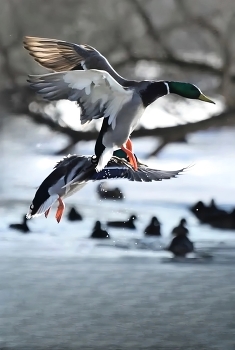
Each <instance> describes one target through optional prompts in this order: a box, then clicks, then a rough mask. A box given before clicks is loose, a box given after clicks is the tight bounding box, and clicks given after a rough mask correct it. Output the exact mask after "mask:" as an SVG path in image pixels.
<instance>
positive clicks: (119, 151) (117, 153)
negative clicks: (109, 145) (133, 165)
mask: <svg viewBox="0 0 235 350" xmlns="http://www.w3.org/2000/svg"><path fill="white" fill-rule="evenodd" d="M113 155H114V156H115V157H118V158H123V159H125V160H127V161H128V158H127V154H126V153H125V152H124V151H123V150H122V149H117V150H116V151H114V152H113Z"/></svg>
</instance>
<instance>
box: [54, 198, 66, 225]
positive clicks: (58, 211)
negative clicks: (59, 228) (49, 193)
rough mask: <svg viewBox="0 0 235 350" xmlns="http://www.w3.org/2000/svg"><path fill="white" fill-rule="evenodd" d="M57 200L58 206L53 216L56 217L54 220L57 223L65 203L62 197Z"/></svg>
mask: <svg viewBox="0 0 235 350" xmlns="http://www.w3.org/2000/svg"><path fill="white" fill-rule="evenodd" d="M58 201H59V206H58V208H57V212H56V214H55V218H56V221H57V222H58V223H59V222H60V220H61V218H62V215H63V212H64V208H65V205H64V202H63V201H62V199H61V198H60V197H59V198H58Z"/></svg>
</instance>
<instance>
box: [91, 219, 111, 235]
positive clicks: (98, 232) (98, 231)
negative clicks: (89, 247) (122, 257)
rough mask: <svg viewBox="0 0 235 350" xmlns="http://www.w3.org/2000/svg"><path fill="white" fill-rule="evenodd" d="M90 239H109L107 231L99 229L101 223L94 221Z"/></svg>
mask: <svg viewBox="0 0 235 350" xmlns="http://www.w3.org/2000/svg"><path fill="white" fill-rule="evenodd" d="M90 238H97V239H104V238H110V235H109V234H108V232H107V231H105V230H103V229H102V228H101V222H100V221H96V223H95V226H94V228H93V231H92V234H91V236H90Z"/></svg>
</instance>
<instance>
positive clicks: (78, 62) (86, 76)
mask: <svg viewBox="0 0 235 350" xmlns="http://www.w3.org/2000/svg"><path fill="white" fill-rule="evenodd" d="M24 47H25V48H26V49H27V50H28V51H29V53H30V55H31V56H33V58H34V59H35V60H36V61H37V62H38V63H40V64H41V65H42V66H43V67H45V68H47V69H51V70H53V71H54V72H55V73H50V74H43V75H37V76H33V75H30V76H29V79H28V82H29V83H30V86H31V87H32V88H33V89H34V90H35V91H36V92H37V93H38V94H40V95H41V96H42V97H43V98H44V99H46V100H49V101H56V100H60V99H67V100H70V101H76V102H77V103H78V105H79V106H80V108H81V114H80V120H81V124H82V125H83V124H86V123H89V122H90V121H91V120H94V119H99V118H104V119H103V124H102V128H101V130H100V133H99V136H98V139H97V142H96V147H95V155H96V161H97V166H96V170H97V171H101V170H102V169H103V168H104V167H105V165H106V164H107V163H108V161H109V160H110V159H111V157H112V155H113V151H115V150H116V149H119V148H121V149H123V150H124V151H125V152H126V154H127V155H128V157H129V159H130V163H131V164H132V166H133V168H134V169H135V170H137V167H138V165H137V163H136V159H135V157H134V154H133V150H132V143H131V141H130V134H131V133H132V132H133V130H134V129H135V128H136V126H137V124H138V122H139V120H140V118H141V116H142V115H143V113H144V111H145V109H146V108H147V107H148V106H149V105H150V104H151V103H153V102H154V101H155V100H156V99H158V98H159V97H162V96H165V95H167V94H170V93H174V94H177V95H180V96H182V97H185V98H190V99H199V100H201V101H204V102H209V103H214V102H213V101H212V100H210V99H209V98H208V97H206V96H205V95H204V94H203V93H202V92H201V90H200V89H199V88H198V87H197V86H195V85H193V84H190V83H184V82H175V81H150V80H144V81H135V80H127V79H124V78H123V77H121V76H120V75H119V74H118V73H117V72H116V71H115V70H114V69H113V67H112V66H111V65H110V64H109V62H108V61H107V59H106V58H105V57H104V56H103V55H101V53H100V52H99V51H97V50H96V49H95V48H93V47H91V46H89V45H77V44H73V43H70V42H66V41H61V40H56V39H47V38H38V37H28V36H27V37H25V38H24Z"/></svg>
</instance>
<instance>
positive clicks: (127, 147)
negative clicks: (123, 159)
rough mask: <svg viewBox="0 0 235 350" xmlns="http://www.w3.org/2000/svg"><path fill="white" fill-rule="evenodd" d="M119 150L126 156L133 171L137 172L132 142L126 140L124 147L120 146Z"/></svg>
mask: <svg viewBox="0 0 235 350" xmlns="http://www.w3.org/2000/svg"><path fill="white" fill-rule="evenodd" d="M121 149H122V150H123V151H124V152H125V153H126V154H127V156H128V158H129V162H130V163H131V165H132V166H133V168H134V169H135V170H138V164H137V161H136V158H135V155H134V154H133V152H132V142H131V140H130V139H128V140H127V142H126V145H125V146H124V145H122V147H121Z"/></svg>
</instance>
